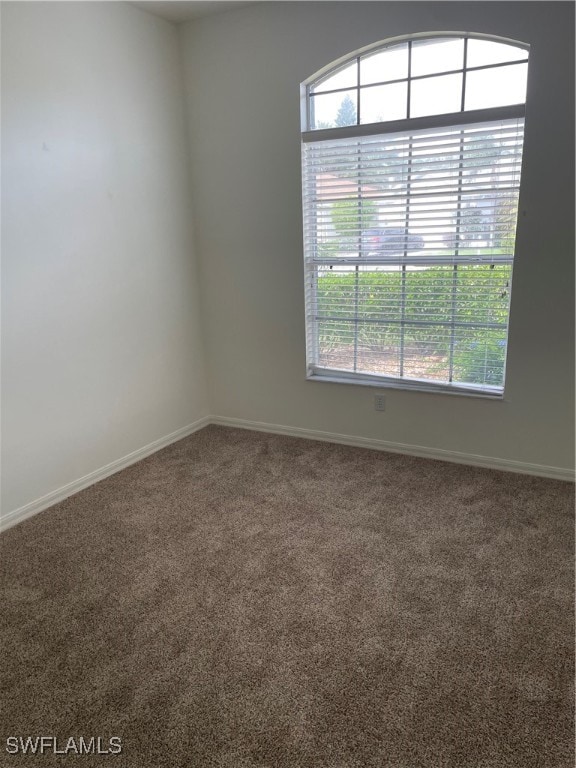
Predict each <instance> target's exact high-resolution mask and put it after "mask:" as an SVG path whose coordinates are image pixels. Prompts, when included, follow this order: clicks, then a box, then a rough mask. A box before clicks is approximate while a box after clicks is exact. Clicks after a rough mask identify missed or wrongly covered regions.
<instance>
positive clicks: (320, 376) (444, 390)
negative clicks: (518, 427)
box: [306, 371, 504, 402]
mask: <svg viewBox="0 0 576 768" xmlns="http://www.w3.org/2000/svg"><path fill="white" fill-rule="evenodd" d="M306 380H307V381H320V382H324V383H327V384H355V385H357V386H361V387H374V388H376V389H398V390H401V391H402V392H424V393H426V394H433V395H456V396H458V397H476V398H480V399H482V400H495V401H500V402H503V401H504V393H503V392H499V391H494V392H487V391H486V390H479V389H474V388H473V387H465V386H462V385H460V386H449V385H443V384H437V385H435V384H430V383H427V382H420V381H414V380H411V381H410V382H401V381H398V380H396V379H385V378H380V377H376V376H362V375H346V374H342V373H340V372H338V371H334V373H317V372H313V373H310V372H309V373H308V374H307V375H306Z"/></svg>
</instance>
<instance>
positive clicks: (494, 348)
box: [303, 118, 523, 393]
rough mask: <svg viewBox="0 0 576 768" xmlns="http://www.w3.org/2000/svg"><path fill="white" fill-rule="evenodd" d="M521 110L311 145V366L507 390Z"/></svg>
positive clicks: (307, 230)
mask: <svg viewBox="0 0 576 768" xmlns="http://www.w3.org/2000/svg"><path fill="white" fill-rule="evenodd" d="M522 143H523V120H522V119H519V118H518V119H517V118H514V119H507V120H499V121H494V122H487V123H482V124H466V125H458V126H451V127H442V128H434V129H432V128H429V129H426V130H420V131H417V132H414V131H413V132H409V133H408V132H403V133H401V134H378V135H372V136H357V137H347V138H340V139H333V140H323V141H315V142H310V143H306V144H304V145H303V190H304V238H305V259H306V279H307V292H306V303H307V330H308V362H309V367H310V370H311V371H312V372H314V373H317V374H322V373H323V372H325V373H327V374H329V373H330V372H334V371H340V372H342V373H346V374H347V375H350V374H358V375H361V376H362V377H365V376H366V375H369V376H370V375H372V376H375V377H380V378H392V379H401V380H406V381H408V380H412V381H423V382H429V383H435V384H437V385H442V386H450V387H457V386H462V387H463V388H469V387H472V388H475V389H480V390H483V391H486V392H487V393H498V392H501V391H502V388H503V382H504V367H505V358H506V343H507V328H508V311H509V299H510V283H511V276H512V275H511V271H512V261H513V254H514V240H515V230H516V217H517V206H518V190H519V183H520V167H521V154H522Z"/></svg>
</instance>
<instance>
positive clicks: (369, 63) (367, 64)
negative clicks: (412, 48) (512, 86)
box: [360, 43, 408, 85]
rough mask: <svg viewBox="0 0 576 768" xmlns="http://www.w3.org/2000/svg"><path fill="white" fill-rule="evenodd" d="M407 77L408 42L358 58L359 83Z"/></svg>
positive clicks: (365, 83)
mask: <svg viewBox="0 0 576 768" xmlns="http://www.w3.org/2000/svg"><path fill="white" fill-rule="evenodd" d="M405 77H408V43H403V44H402V45H395V46H393V47H391V48H386V49H384V50H383V51H379V52H378V53H374V54H372V55H369V56H363V57H362V58H361V59H360V85H370V84H371V83H382V82H385V81H387V80H402V78H405Z"/></svg>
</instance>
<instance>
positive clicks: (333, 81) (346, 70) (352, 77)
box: [310, 59, 358, 93]
mask: <svg viewBox="0 0 576 768" xmlns="http://www.w3.org/2000/svg"><path fill="white" fill-rule="evenodd" d="M357 84H358V64H357V62H356V59H354V61H353V62H352V63H351V64H347V65H346V66H345V67H343V68H342V69H339V70H338V71H337V72H331V73H330V74H329V75H326V77H324V78H323V79H322V80H319V81H318V82H317V83H314V85H313V86H312V87H311V89H310V91H311V93H321V92H322V91H332V90H336V88H354V87H355V86H356V85H357Z"/></svg>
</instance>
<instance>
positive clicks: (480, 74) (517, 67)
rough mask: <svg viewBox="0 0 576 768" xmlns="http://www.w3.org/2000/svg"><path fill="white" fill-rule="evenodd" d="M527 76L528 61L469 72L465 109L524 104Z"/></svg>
mask: <svg viewBox="0 0 576 768" xmlns="http://www.w3.org/2000/svg"><path fill="white" fill-rule="evenodd" d="M527 76H528V64H527V63H526V64H511V65H509V66H504V67H494V68H493V69H478V70H475V71H473V72H468V73H467V75H466V101H465V104H464V109H467V110H468V109H484V108H487V107H503V106H505V105H506V104H523V103H524V102H525V101H526V80H527Z"/></svg>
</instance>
